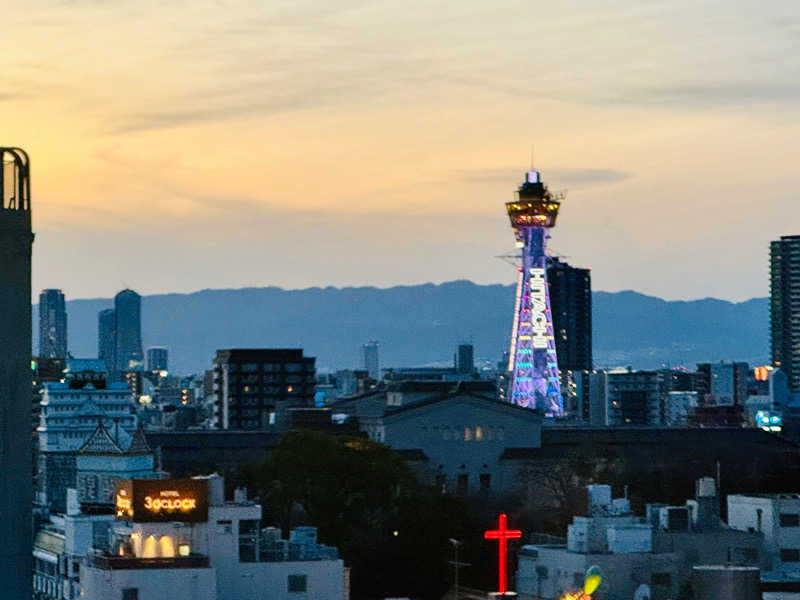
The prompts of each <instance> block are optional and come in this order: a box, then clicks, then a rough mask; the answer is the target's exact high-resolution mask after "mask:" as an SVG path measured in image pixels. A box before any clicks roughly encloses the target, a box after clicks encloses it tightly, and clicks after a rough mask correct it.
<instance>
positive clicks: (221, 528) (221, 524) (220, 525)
mask: <svg viewBox="0 0 800 600" xmlns="http://www.w3.org/2000/svg"><path fill="white" fill-rule="evenodd" d="M217 533H233V524H232V523H231V521H230V519H224V520H222V521H217Z"/></svg>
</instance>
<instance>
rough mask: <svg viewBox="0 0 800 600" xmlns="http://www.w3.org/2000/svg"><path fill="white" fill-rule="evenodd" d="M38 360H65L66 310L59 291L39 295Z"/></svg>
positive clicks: (61, 293)
mask: <svg viewBox="0 0 800 600" xmlns="http://www.w3.org/2000/svg"><path fill="white" fill-rule="evenodd" d="M39 358H61V359H65V358H67V308H66V304H65V302H64V294H63V292H62V291H61V290H54V289H50V290H42V293H41V294H39Z"/></svg>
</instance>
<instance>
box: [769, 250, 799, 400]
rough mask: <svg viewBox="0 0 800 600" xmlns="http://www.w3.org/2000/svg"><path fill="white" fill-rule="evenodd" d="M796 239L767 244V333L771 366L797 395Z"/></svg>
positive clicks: (797, 311)
mask: <svg viewBox="0 0 800 600" xmlns="http://www.w3.org/2000/svg"><path fill="white" fill-rule="evenodd" d="M798 289H800V235H784V236H781V239H779V240H775V241H773V242H772V243H771V244H770V302H769V308H770V333H771V339H770V342H771V347H772V365H773V366H774V367H780V368H781V370H782V371H783V372H784V373H785V374H786V378H787V380H788V384H789V389H790V390H791V391H792V392H800V292H798Z"/></svg>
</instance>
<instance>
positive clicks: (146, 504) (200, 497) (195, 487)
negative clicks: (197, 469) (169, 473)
mask: <svg viewBox="0 0 800 600" xmlns="http://www.w3.org/2000/svg"><path fill="white" fill-rule="evenodd" d="M114 504H115V507H116V514H117V519H121V520H125V521H135V522H137V523H162V522H169V521H181V522H185V523H203V522H205V521H207V520H208V481H206V480H205V479H126V480H121V481H120V482H119V483H118V484H117V488H116V490H115V492H114Z"/></svg>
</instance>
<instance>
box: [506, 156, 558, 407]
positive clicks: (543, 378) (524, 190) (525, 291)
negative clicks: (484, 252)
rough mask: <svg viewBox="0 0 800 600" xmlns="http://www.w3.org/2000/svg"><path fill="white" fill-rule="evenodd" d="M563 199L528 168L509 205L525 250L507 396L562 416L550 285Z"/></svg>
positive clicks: (518, 402)
mask: <svg viewBox="0 0 800 600" xmlns="http://www.w3.org/2000/svg"><path fill="white" fill-rule="evenodd" d="M563 199H564V194H563V193H560V194H553V193H551V192H550V190H548V189H547V186H545V185H544V184H543V183H542V181H541V177H540V174H539V172H538V171H528V172H527V173H526V174H525V182H524V183H523V184H522V185H521V186H520V188H519V190H517V199H516V200H514V201H512V202H507V203H506V210H507V211H508V217H509V219H510V221H511V227H512V228H513V229H514V237H515V238H516V243H517V247H518V248H520V249H521V250H522V253H521V256H520V265H519V267H518V270H519V275H518V279H517V294H516V299H515V304H514V325H513V328H512V331H511V348H510V349H509V353H508V357H509V358H508V371H509V373H510V381H509V393H508V399H509V401H510V402H511V403H513V404H516V405H519V406H524V407H526V408H531V409H536V410H540V411H541V412H542V413H544V414H545V415H546V416H551V417H557V416H561V415H562V414H563V402H562V399H561V385H560V382H559V373H558V360H557V357H556V346H555V340H554V338H553V315H552V313H551V312H550V294H549V289H548V285H547V260H548V252H547V240H548V238H549V237H550V236H549V235H548V233H547V230H548V229H550V228H551V227H555V224H556V218H557V217H558V210H559V208H560V207H561V201H562V200H563Z"/></svg>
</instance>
